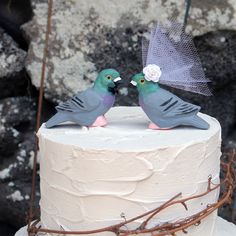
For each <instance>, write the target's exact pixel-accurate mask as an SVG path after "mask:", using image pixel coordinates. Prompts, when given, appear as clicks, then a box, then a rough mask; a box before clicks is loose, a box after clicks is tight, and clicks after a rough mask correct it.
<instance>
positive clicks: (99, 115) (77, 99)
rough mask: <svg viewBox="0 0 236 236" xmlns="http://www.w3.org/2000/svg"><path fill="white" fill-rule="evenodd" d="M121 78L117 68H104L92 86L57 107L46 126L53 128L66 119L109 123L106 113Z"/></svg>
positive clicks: (85, 123)
mask: <svg viewBox="0 0 236 236" xmlns="http://www.w3.org/2000/svg"><path fill="white" fill-rule="evenodd" d="M120 80H121V78H120V74H119V73H118V72H117V71H116V70H114V69H105V70H102V71H101V72H100V73H99V75H98V77H97V79H96V81H95V82H94V85H93V87H92V88H89V89H87V90H85V91H83V92H80V93H78V94H76V95H74V96H73V97H72V98H71V99H69V100H68V101H66V102H63V103H62V104H60V105H58V106H57V107H56V110H57V113H56V114H55V115H54V116H53V117H52V118H51V119H49V120H48V121H47V122H46V127H47V128H51V127H53V126H56V125H58V124H60V123H63V122H66V121H72V122H74V123H76V124H78V125H81V126H92V127H98V126H105V125H107V121H106V118H105V117H104V114H105V113H106V112H107V111H108V110H109V109H110V108H111V107H112V106H113V104H114V102H115V93H116V89H117V86H118V84H119V83H120Z"/></svg>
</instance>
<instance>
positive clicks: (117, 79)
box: [113, 77, 122, 83]
mask: <svg viewBox="0 0 236 236" xmlns="http://www.w3.org/2000/svg"><path fill="white" fill-rule="evenodd" d="M120 80H122V79H121V78H120V77H117V78H115V79H114V80H113V81H114V82H115V83H116V82H118V81H120Z"/></svg>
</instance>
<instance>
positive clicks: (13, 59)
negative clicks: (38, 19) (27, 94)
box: [0, 28, 27, 98]
mask: <svg viewBox="0 0 236 236" xmlns="http://www.w3.org/2000/svg"><path fill="white" fill-rule="evenodd" d="M25 58H26V52H25V51H23V50H22V49H20V48H19V47H18V45H17V44H16V43H15V42H14V40H13V39H12V38H11V37H10V36H9V35H7V34H6V33H5V32H4V30H2V29H1V28H0V91H1V93H0V98H5V97H8V96H15V95H19V94H22V88H25V87H26V85H27V80H26V76H25V70H24V61H25Z"/></svg>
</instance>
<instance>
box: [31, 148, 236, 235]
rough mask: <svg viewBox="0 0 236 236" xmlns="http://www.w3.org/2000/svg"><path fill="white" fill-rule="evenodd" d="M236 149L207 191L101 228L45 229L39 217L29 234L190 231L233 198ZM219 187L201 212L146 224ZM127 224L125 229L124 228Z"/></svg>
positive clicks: (171, 200)
mask: <svg viewBox="0 0 236 236" xmlns="http://www.w3.org/2000/svg"><path fill="white" fill-rule="evenodd" d="M235 158H236V155H235V151H231V152H230V153H229V154H228V162H227V163H226V162H222V163H221V167H222V170H223V172H224V178H223V180H222V181H221V182H220V183H219V184H213V183H212V182H211V177H209V179H208V186H207V189H206V191H205V192H203V193H201V194H198V195H194V196H191V197H188V198H184V199H179V200H177V198H178V197H180V196H181V193H179V194H177V195H175V196H174V197H173V198H171V199H170V200H168V201H167V202H165V203H164V204H162V205H161V206H159V207H157V208H156V209H153V210H151V211H148V212H146V213H144V214H142V215H139V216H137V217H134V218H132V219H129V220H125V221H123V222H121V223H119V224H114V225H112V226H109V227H105V228H100V229H96V230H86V231H62V230H52V229H45V228H41V226H38V223H39V220H37V221H35V222H34V223H33V224H32V225H31V226H30V227H29V229H28V230H29V235H30V236H36V235H37V234H38V233H50V234H59V235H72V234H73V235H85V234H95V233H101V232H112V233H114V235H119V236H127V235H132V234H136V235H138V234H141V233H142V234H143V233H151V234H152V235H153V236H164V235H172V236H175V235H176V232H179V231H183V232H184V233H187V231H186V229H187V228H188V227H190V226H193V225H195V226H197V225H199V224H200V223H201V220H202V219H204V218H205V217H207V216H208V215H210V214H211V213H212V212H213V211H215V210H216V209H218V208H219V207H221V206H222V205H223V204H225V203H229V202H230V201H231V196H232V193H233V189H234V187H235V183H236V175H235V172H234V168H233V167H234V166H235ZM220 187H223V188H224V190H225V191H224V193H223V195H222V196H221V197H220V199H219V201H218V202H216V203H214V204H209V205H208V206H207V207H206V208H205V209H204V210H202V211H199V212H198V213H196V214H194V215H191V216H188V217H186V218H184V219H181V220H178V221H176V222H172V223H170V222H166V223H163V224H161V225H157V226H154V227H151V228H147V227H146V226H147V224H148V222H149V221H150V220H151V219H153V217H154V216H156V215H157V214H158V213H159V212H161V211H163V210H165V209H167V208H168V207H170V206H172V205H176V204H182V205H183V207H184V208H185V210H187V209H188V207H187V202H188V201H190V200H192V199H198V198H200V197H203V196H206V195H208V194H209V193H210V192H212V191H216V190H217V189H219V188H220ZM144 217H147V218H146V219H145V220H143V222H142V223H141V224H140V225H139V227H138V228H136V229H134V230H128V224H129V223H131V222H134V221H136V220H138V219H141V218H144ZM124 228H125V229H124Z"/></svg>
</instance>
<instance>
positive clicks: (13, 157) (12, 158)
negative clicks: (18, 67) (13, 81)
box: [0, 97, 38, 230]
mask: <svg viewBox="0 0 236 236" xmlns="http://www.w3.org/2000/svg"><path fill="white" fill-rule="evenodd" d="M0 108H1V109H0V117H1V119H0V127H1V129H0V144H1V145H0V189H1V194H0V222H7V223H8V224H9V225H11V226H13V227H15V228H18V227H20V226H22V225H24V224H25V223H26V212H27V211H28V206H29V196H30V189H31V172H32V161H33V156H34V152H33V149H34V126H35V102H34V100H33V99H29V98H27V97H17V98H6V99H2V100H0ZM37 191H38V190H37ZM37 200H38V199H37ZM5 230H6V229H5Z"/></svg>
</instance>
